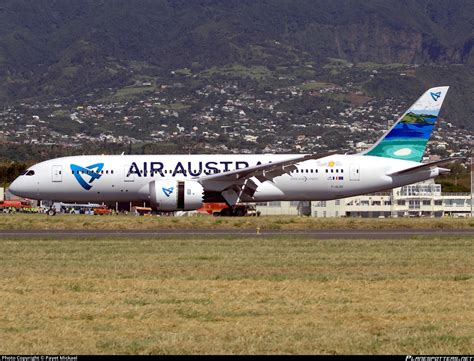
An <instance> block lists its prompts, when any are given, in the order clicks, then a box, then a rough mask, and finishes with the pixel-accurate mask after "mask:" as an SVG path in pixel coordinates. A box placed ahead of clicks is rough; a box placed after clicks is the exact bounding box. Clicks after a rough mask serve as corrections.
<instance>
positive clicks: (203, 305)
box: [0, 236, 474, 354]
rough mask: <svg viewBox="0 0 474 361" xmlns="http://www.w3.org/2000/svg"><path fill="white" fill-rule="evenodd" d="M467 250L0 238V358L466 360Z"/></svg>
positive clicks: (469, 317) (423, 244)
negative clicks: (350, 356) (380, 356)
mask: <svg viewBox="0 0 474 361" xmlns="http://www.w3.org/2000/svg"><path fill="white" fill-rule="evenodd" d="M473 242H474V240H473V238H472V237H469V236H466V237H436V238H410V239H404V240H403V239H398V240H337V239H333V240H317V239H313V238H304V237H303V238H302V237H288V236H286V237H248V238H244V237H239V236H236V237H231V236H227V237H225V236H224V237H209V236H206V237H192V236H191V237H160V238H154V239H148V238H134V239H114V238H113V237H111V238H110V239H94V238H90V239H73V238H67V239H62V240H51V239H1V240H0V249H1V250H2V252H1V253H0V257H1V262H0V310H1V312H0V340H2V342H0V353H2V354H57V353H60V354H96V353H98V354H136V353H139V354H275V353H278V354H282V353H284V354H286V353H288V354H354V353H357V354H359V353H360V354H367V353H371V354H466V353H469V352H471V351H472V335H473V331H474V329H473V326H472V325H474V307H473V303H472V290H473V277H474V273H473V269H472V249H473Z"/></svg>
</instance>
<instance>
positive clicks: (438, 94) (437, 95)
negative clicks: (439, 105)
mask: <svg viewBox="0 0 474 361" xmlns="http://www.w3.org/2000/svg"><path fill="white" fill-rule="evenodd" d="M430 95H431V97H432V98H433V100H434V101H435V102H436V101H438V99H439V97H440V96H441V92H437V93H433V92H430Z"/></svg>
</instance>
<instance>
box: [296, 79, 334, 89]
mask: <svg viewBox="0 0 474 361" xmlns="http://www.w3.org/2000/svg"><path fill="white" fill-rule="evenodd" d="M331 85H332V84H330V83H324V82H320V81H316V80H311V81H308V82H306V83H303V84H301V85H300V88H301V89H303V90H320V89H324V88H327V87H329V86H331Z"/></svg>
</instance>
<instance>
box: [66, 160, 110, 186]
mask: <svg viewBox="0 0 474 361" xmlns="http://www.w3.org/2000/svg"><path fill="white" fill-rule="evenodd" d="M102 168H104V163H96V164H92V165H90V166H88V167H85V168H84V167H81V166H80V165H77V164H71V171H72V174H74V177H75V178H76V180H77V181H78V183H79V184H80V185H81V187H82V188H84V189H85V190H86V191H88V190H89V189H91V188H92V186H91V183H92V182H93V181H95V180H96V179H99V178H100V177H102V174H100V172H101V171H102ZM85 176H87V177H89V181H86V180H85V179H84V177H85Z"/></svg>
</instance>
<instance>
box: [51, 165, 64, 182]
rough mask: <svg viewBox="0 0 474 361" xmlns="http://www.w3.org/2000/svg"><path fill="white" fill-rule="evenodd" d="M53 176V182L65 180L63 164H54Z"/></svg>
mask: <svg viewBox="0 0 474 361" xmlns="http://www.w3.org/2000/svg"><path fill="white" fill-rule="evenodd" d="M51 177H52V179H51V180H52V181H53V182H62V181H63V166H62V165H53V168H52V176H51Z"/></svg>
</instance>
